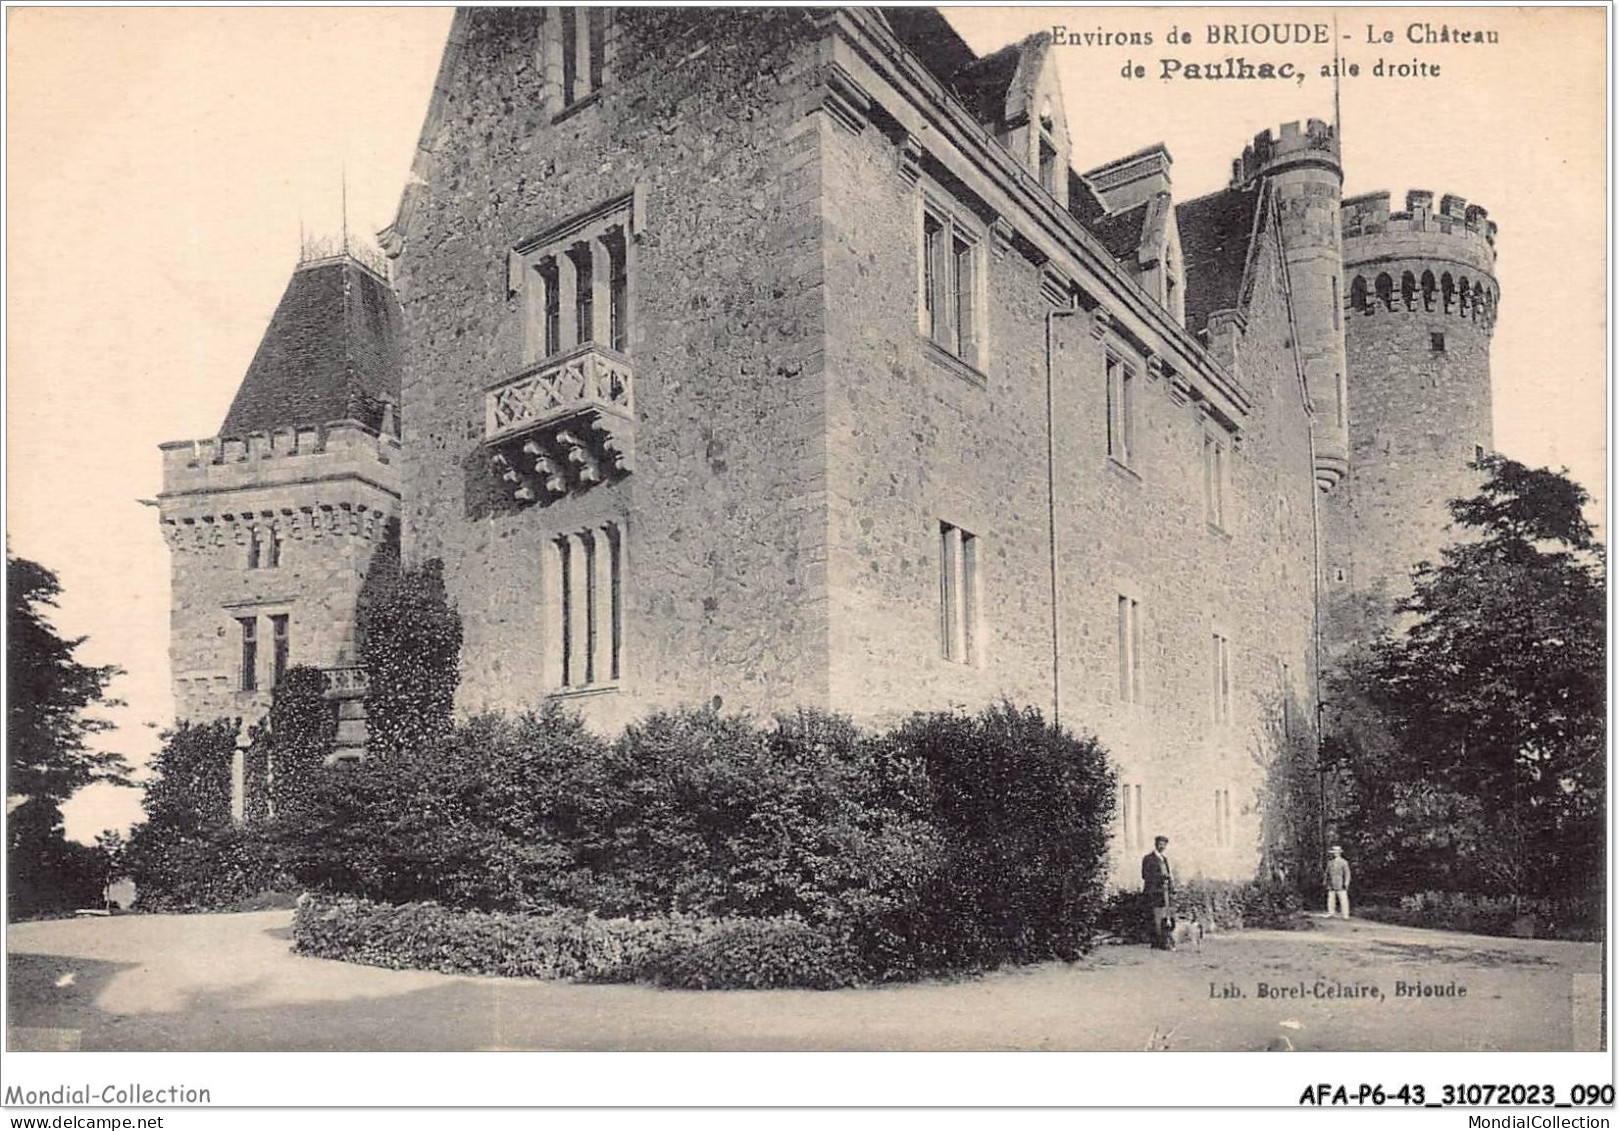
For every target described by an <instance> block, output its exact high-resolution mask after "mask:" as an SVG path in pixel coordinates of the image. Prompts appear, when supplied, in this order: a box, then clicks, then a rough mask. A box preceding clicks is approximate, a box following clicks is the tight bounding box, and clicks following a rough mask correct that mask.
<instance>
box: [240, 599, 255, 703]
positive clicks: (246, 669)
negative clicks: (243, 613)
mask: <svg viewBox="0 0 1619 1131" xmlns="http://www.w3.org/2000/svg"><path fill="white" fill-rule="evenodd" d="M236 623H237V624H238V625H239V626H240V627H241V630H242V673H241V686H242V690H243V691H257V690H258V689H259V621H258V618H257V617H237V618H236Z"/></svg>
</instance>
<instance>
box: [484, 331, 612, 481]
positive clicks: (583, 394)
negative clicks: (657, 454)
mask: <svg viewBox="0 0 1619 1131" xmlns="http://www.w3.org/2000/svg"><path fill="white" fill-rule="evenodd" d="M484 410H485V419H484V443H485V444H486V445H488V446H489V448H490V449H491V454H490V460H491V463H492V464H493V466H494V469H495V472H496V474H498V475H499V476H500V477H501V479H503V480H504V481H505V482H507V483H509V484H511V492H512V495H513V497H515V498H516V499H518V500H519V501H521V502H539V503H548V502H550V501H552V500H553V499H557V498H560V497H561V496H563V495H566V494H568V493H570V492H573V491H581V490H585V489H587V488H589V487H591V486H594V485H595V484H598V483H604V482H607V481H609V480H612V479H616V478H618V477H619V476H622V475H625V474H627V473H628V472H629V471H630V470H631V467H632V465H633V462H634V438H635V398H634V372H633V370H632V369H631V366H630V361H629V358H627V357H625V356H624V355H623V354H621V353H618V352H617V351H615V350H611V349H608V348H606V347H605V346H601V345H596V344H587V345H583V346H580V347H579V348H578V349H576V350H573V351H572V352H571V353H567V354H564V355H563V356H561V357H558V358H549V359H547V360H546V361H543V362H541V363H540V364H538V365H533V366H530V367H529V368H527V369H525V370H523V371H522V372H520V373H518V374H517V375H516V376H514V377H510V378H507V379H505V380H503V381H501V382H499V383H498V384H495V385H492V386H490V388H489V389H488V390H487V391H486V392H485V394H484Z"/></svg>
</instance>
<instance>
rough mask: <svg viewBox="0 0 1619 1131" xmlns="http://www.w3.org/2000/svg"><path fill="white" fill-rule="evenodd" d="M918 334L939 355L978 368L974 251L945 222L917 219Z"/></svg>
mask: <svg viewBox="0 0 1619 1131" xmlns="http://www.w3.org/2000/svg"><path fill="white" fill-rule="evenodd" d="M920 254H921V259H922V264H921V266H922V310H921V319H920V322H921V330H922V332H923V333H924V334H926V335H927V336H928V337H929V338H931V339H932V340H933V342H934V343H935V344H936V345H938V346H939V347H941V348H942V349H946V350H948V351H949V352H950V353H952V354H954V355H955V356H956V357H959V358H961V359H962V360H963V361H965V362H968V363H969V364H972V365H976V364H978V354H979V343H978V318H977V314H978V310H977V302H976V298H977V294H978V287H977V281H978V246H977V241H976V240H975V239H974V238H973V236H972V235H971V234H970V233H969V232H967V231H965V230H964V229H963V228H962V227H961V226H960V225H958V224H956V223H955V222H954V221H953V220H951V219H950V217H949V216H947V215H944V214H942V213H940V212H937V211H934V210H933V209H932V208H929V209H928V210H926V211H924V212H923V215H922V246H921V249H920Z"/></svg>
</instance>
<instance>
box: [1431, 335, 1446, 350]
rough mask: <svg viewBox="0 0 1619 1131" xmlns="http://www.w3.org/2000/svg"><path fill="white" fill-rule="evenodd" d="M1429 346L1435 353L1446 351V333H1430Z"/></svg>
mask: <svg viewBox="0 0 1619 1131" xmlns="http://www.w3.org/2000/svg"><path fill="white" fill-rule="evenodd" d="M1428 347H1429V348H1430V349H1432V350H1433V352H1434V353H1444V352H1445V335H1444V334H1442V333H1439V332H1437V331H1435V332H1433V333H1431V334H1429V335H1428Z"/></svg>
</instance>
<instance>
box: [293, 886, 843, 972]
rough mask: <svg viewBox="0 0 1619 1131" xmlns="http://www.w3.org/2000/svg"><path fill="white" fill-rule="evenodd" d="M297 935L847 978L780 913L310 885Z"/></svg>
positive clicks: (832, 949) (458, 957)
mask: <svg viewBox="0 0 1619 1131" xmlns="http://www.w3.org/2000/svg"><path fill="white" fill-rule="evenodd" d="M293 940H294V945H295V946H296V948H297V950H298V952H299V953H301V954H308V955H312V956H314V957H317V958H336V959H342V960H345V961H349V962H362V963H365V964H367V965H370V966H385V967H389V968H391V969H418V970H438V971H441V972H443V973H446V974H487V975H496V976H500V977H508V978H513V977H516V978H545V979H552V980H568V981H581V982H629V981H636V980H642V981H649V982H653V983H656V984H658V985H665V986H679V987H686V988H692V989H722V988H725V989H741V988H748V989H763V988H767V987H778V986H804V987H809V988H813V989H830V988H832V987H834V986H842V985H849V984H851V983H852V982H853V981H854V975H853V972H852V970H851V968H850V967H849V965H848V963H847V960H846V955H845V954H844V952H842V951H841V950H840V948H839V947H838V946H837V945H836V944H835V943H834V942H833V941H832V940H831V939H829V938H828V937H826V936H825V935H823V934H820V933H819V932H816V931H815V930H813V929H812V928H810V927H809V926H808V925H807V924H805V923H804V922H802V921H801V920H797V919H790V918H785V917H782V918H776V919H760V920H725V919H712V918H704V917H701V916H695V915H668V916H662V917H659V918H655V919H600V918H597V917H596V916H594V915H591V914H588V913H586V912H582V911H559V912H553V913H551V914H547V915H524V914H513V913H507V912H499V911H452V910H450V909H448V908H445V907H441V906H439V905H438V904H436V903H411V904H403V905H397V906H396V905H392V904H383V903H373V902H371V901H369V900H364V899H350V898H334V897H330V896H317V895H308V894H306V895H304V896H302V897H301V898H300V899H299V900H298V910H297V912H296V914H295V915H294V917H293Z"/></svg>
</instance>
